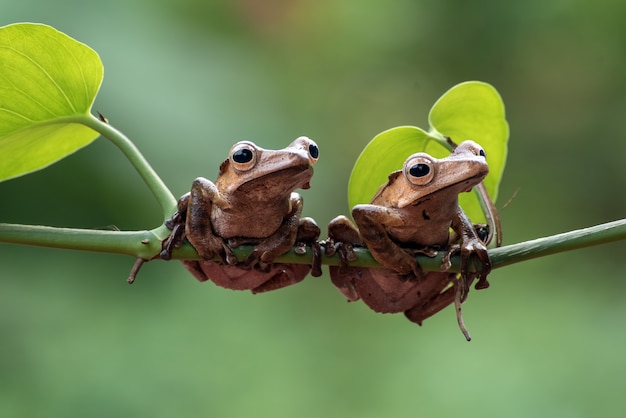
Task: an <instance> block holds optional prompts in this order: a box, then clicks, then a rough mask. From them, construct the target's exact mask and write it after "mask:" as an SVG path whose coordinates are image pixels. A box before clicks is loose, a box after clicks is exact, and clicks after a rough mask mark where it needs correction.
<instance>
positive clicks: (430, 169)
mask: <svg viewBox="0 0 626 418" xmlns="http://www.w3.org/2000/svg"><path fill="white" fill-rule="evenodd" d="M434 176H435V165H434V161H433V159H432V158H431V157H430V155H428V154H424V153H418V154H413V155H412V156H410V157H409V158H408V160H406V163H404V177H405V178H406V179H407V181H408V182H409V183H411V184H413V185H416V186H424V185H426V184H428V183H430V182H431V180H432V179H433V177H434Z"/></svg>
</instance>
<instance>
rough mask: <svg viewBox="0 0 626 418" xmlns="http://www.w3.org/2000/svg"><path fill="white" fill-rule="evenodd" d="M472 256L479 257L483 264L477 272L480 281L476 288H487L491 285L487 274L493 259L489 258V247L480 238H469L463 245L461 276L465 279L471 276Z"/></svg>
mask: <svg viewBox="0 0 626 418" xmlns="http://www.w3.org/2000/svg"><path fill="white" fill-rule="evenodd" d="M472 258H474V259H476V258H478V261H480V264H481V265H482V268H481V269H480V271H479V272H478V273H477V275H478V282H477V283H476V286H475V287H474V288H475V289H477V290H479V289H486V288H488V287H489V282H488V281H487V276H488V275H489V273H490V272H491V260H490V259H489V253H488V252H487V247H485V245H484V244H483V243H482V242H480V241H479V240H478V239H475V240H474V239H472V240H468V241H467V242H464V243H463V244H462V245H461V277H464V278H465V280H467V278H468V277H469V264H470V260H472Z"/></svg>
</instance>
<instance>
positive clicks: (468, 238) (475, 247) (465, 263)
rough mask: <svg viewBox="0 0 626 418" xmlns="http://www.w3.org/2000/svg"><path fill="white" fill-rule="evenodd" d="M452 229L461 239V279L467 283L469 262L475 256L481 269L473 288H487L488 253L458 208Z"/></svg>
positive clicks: (489, 265) (465, 216) (489, 264)
mask: <svg viewBox="0 0 626 418" xmlns="http://www.w3.org/2000/svg"><path fill="white" fill-rule="evenodd" d="M452 229H454V231H455V232H456V233H457V234H459V236H460V238H461V242H460V250H461V278H462V279H463V280H465V281H467V279H468V277H469V275H470V274H469V261H470V260H471V258H472V256H476V257H477V258H478V260H479V261H480V263H481V264H482V268H481V270H480V272H478V282H477V283H476V286H475V288H476V289H486V288H487V287H489V282H488V281H487V275H488V274H489V273H490V272H491V260H490V259H489V253H488V252H487V247H486V246H485V244H483V242H482V241H481V240H480V238H478V235H477V234H476V230H475V228H474V225H473V224H472V223H471V222H470V220H469V219H468V218H467V215H465V212H463V210H462V209H461V208H460V207H459V208H458V209H457V213H456V216H455V217H454V218H453V220H452Z"/></svg>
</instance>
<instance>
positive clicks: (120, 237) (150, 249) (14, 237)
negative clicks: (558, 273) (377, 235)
mask: <svg viewBox="0 0 626 418" xmlns="http://www.w3.org/2000/svg"><path fill="white" fill-rule="evenodd" d="M168 233H169V230H168V229H167V228H166V227H165V226H160V227H158V228H155V229H153V230H151V231H101V230H88V229H71V228H54V227H48V226H34V225H14V224H3V223H0V242H4V243H14V244H26V245H37V246H44V247H53V248H64V249H72V250H84V251H97V252H106V253H114V254H125V255H130V256H133V257H137V258H140V259H144V260H150V259H154V258H157V257H158V254H159V252H160V251H161V239H162V238H161V237H164V236H167V234H168ZM622 239H626V219H622V220H619V221H614V222H609V223H605V224H601V225H596V226H592V227H589V228H583V229H578V230H574V231H570V232H565V233H562V234H557V235H552V236H548V237H544V238H538V239H534V240H531V241H525V242H520V243H517V244H512V245H507V246H504V247H500V248H494V249H491V250H489V255H490V257H491V261H492V264H493V268H499V267H504V266H507V265H510V264H514V263H518V262H521V261H526V260H530V259H533V258H537V257H543V256H547V255H551V254H556V253H559V252H564V251H570V250H575V249H579V248H585V247H590V246H593V245H599V244H604V243H609V242H613V241H619V240H622ZM250 251H252V247H251V246H241V247H239V248H236V249H235V255H237V257H238V258H239V259H241V260H243V259H244V258H245V257H246V256H247V254H249V253H250ZM357 255H358V259H357V260H356V261H354V262H352V263H351V265H353V266H358V267H380V265H379V264H378V263H377V262H376V260H374V258H373V257H372V255H371V254H370V252H369V251H368V250H367V249H357ZM442 257H443V254H439V255H437V256H436V257H433V258H429V257H426V256H418V257H417V258H418V261H419V263H420V265H421V266H422V268H423V269H424V270H425V271H437V270H439V266H440V265H441V259H442ZM172 258H173V259H198V254H197V253H196V251H195V249H194V248H193V247H192V246H191V245H189V244H187V243H186V244H184V245H183V246H181V247H180V248H178V249H176V250H174V252H173V254H172ZM276 261H277V262H281V263H293V264H310V263H311V251H308V252H307V254H305V255H300V254H296V253H295V251H293V250H292V251H290V252H288V253H287V254H284V255H282V256H281V257H279V258H278V259H277V260H276ZM322 264H325V265H339V258H338V257H337V256H336V255H334V256H330V257H329V256H326V255H323V256H322ZM458 269H459V258H458V257H457V256H455V257H452V267H451V269H450V270H451V271H458Z"/></svg>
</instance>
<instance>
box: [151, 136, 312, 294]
mask: <svg viewBox="0 0 626 418" xmlns="http://www.w3.org/2000/svg"><path fill="white" fill-rule="evenodd" d="M318 158H319V147H318V146H317V144H316V143H315V142H314V141H313V140H311V139H310V138H308V137H305V136H301V137H298V138H297V139H295V140H294V141H293V142H291V143H290V144H289V145H288V146H287V147H285V148H284V149H281V150H269V149H263V148H261V147H259V146H257V145H256V144H254V143H253V142H251V141H240V142H237V143H236V144H234V145H233V146H232V147H231V149H230V151H229V156H228V158H227V159H226V160H224V162H223V163H222V164H221V165H220V168H219V174H218V176H217V180H216V181H215V182H212V181H210V180H208V179H206V178H204V177H198V178H196V179H195V180H194V181H193V184H192V186H191V191H190V192H188V193H186V194H184V195H183V196H182V197H181V198H180V199H179V200H178V205H177V211H176V212H175V213H174V215H173V216H172V217H171V218H170V219H169V220H168V221H166V226H167V227H168V228H169V229H171V230H172V233H171V234H170V236H169V237H168V239H166V240H165V241H164V242H163V251H162V252H161V255H160V256H161V258H162V259H169V258H171V252H172V250H173V248H176V247H178V246H180V245H181V244H182V242H183V241H184V240H185V239H186V240H187V241H188V242H189V243H190V244H191V245H192V246H193V247H194V248H195V249H196V251H197V252H198V255H199V256H200V260H183V264H184V266H185V267H186V268H187V270H188V271H189V272H190V273H191V274H192V275H193V276H194V277H195V278H196V279H197V280H199V281H201V282H203V281H207V280H211V281H212V282H213V283H215V284H216V285H218V286H220V287H224V288H227V289H232V290H250V291H252V293H261V292H267V291H270V290H276V289H280V288H283V287H286V286H290V285H293V284H295V283H298V282H300V281H302V280H303V279H304V278H305V277H306V276H307V275H308V274H309V272H310V271H311V265H308V264H284V263H274V260H275V259H276V258H277V257H279V256H280V255H282V254H284V253H286V252H288V251H289V250H291V249H292V247H293V246H294V245H295V246H296V252H298V253H304V252H306V246H310V247H311V248H313V249H314V253H315V252H316V251H317V252H318V251H319V244H318V241H317V239H318V237H319V235H320V228H319V227H318V226H317V224H316V222H315V221H314V220H313V219H312V218H309V217H304V218H301V214H302V209H303V199H302V196H301V195H300V194H299V193H296V192H295V190H296V189H308V188H310V181H311V178H312V176H313V166H314V165H315V163H316V162H317V161H318ZM241 245H252V246H253V249H252V251H251V252H250V254H249V255H248V256H247V257H246V258H245V260H243V261H239V260H238V259H237V257H236V256H235V254H234V253H233V248H237V247H239V246H241ZM313 258H314V260H317V259H319V255H314V257H313ZM312 264H313V270H314V271H313V272H312V274H313V275H321V271H319V270H320V266H319V265H318V264H316V263H315V262H313V263H312Z"/></svg>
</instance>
